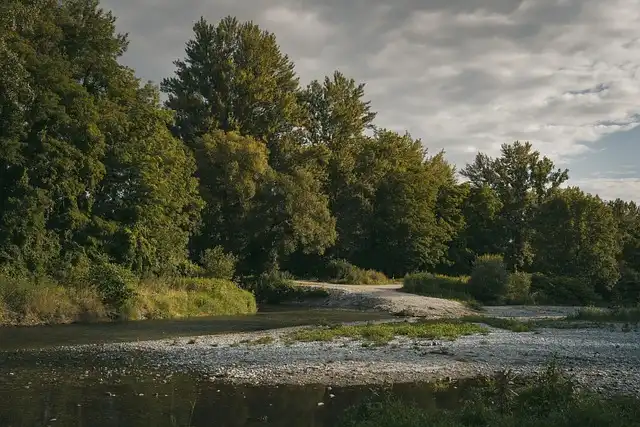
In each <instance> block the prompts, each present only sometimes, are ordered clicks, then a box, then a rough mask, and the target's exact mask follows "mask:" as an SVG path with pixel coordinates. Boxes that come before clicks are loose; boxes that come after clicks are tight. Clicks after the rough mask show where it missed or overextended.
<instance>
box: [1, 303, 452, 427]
mask: <svg viewBox="0 0 640 427" xmlns="http://www.w3.org/2000/svg"><path fill="white" fill-rule="evenodd" d="M385 317H387V316H384V315H381V314H378V313H364V312H357V311H344V310H318V309H303V308H296V309H288V310H282V309H278V310H276V311H274V310H273V309H271V310H264V311H263V312H261V313H259V314H258V315H256V316H236V317H228V318H220V317H218V318H211V319H196V320H183V321H143V322H130V323H121V324H94V325H67V326H51V327H36V328H0V427H32V426H74V427H80V426H83V427H127V426H131V427H142V426H149V427H164V426H170V427H205V426H206V427H213V426H216V427H226V426H229V427H231V426H234V427H240V426H242V427H249V426H295V427H298V426H299V427H304V426H316V427H325V426H326V427H328V426H335V425H337V423H338V420H339V419H340V418H341V417H342V416H343V413H344V411H345V409H346V408H348V407H350V406H352V405H354V404H357V403H359V402H361V401H363V399H367V398H369V397H372V396H375V395H378V394H381V393H388V392H393V393H394V394H396V395H398V396H404V397H405V398H407V399H411V400H413V399H417V400H418V401H419V402H420V403H421V404H422V405H436V404H437V405H439V406H441V405H445V406H447V405H454V404H455V402H457V400H458V396H457V395H456V391H455V390H454V391H453V394H451V393H452V392H451V391H450V392H447V393H448V394H446V395H445V394H442V393H440V394H438V393H435V392H434V391H433V389H432V387H431V386H430V385H428V384H413V385H395V386H393V387H392V388H390V389H389V388H382V387H347V388H333V389H331V390H329V389H328V388H327V385H315V386H279V387H264V386H231V385H223V384H218V383H213V382H211V381H209V380H205V379H204V378H202V377H201V376H198V375H197V374H193V373H191V374H190V373H175V372H174V373H171V372H167V371H162V370H159V369H156V368H154V367H153V366H150V365H149V364H148V363H143V362H141V360H142V359H144V358H143V357H142V355H136V354H127V355H123V356H122V357H115V358H111V359H108V360H105V359H102V358H100V357H98V356H97V355H95V354H92V352H91V351H84V352H83V351H68V350H60V349H50V347H52V346H59V345H69V344H88V343H105V342H120V341H132V340H144V339H158V338H169V337H173V336H194V335H202V334H214V333H224V332H238V331H252V330H260V329H271V328H277V327H284V326H294V325H304V324H318V323H333V322H345V321H355V320H375V319H381V318H385ZM331 394H333V395H335V396H334V397H331V396H330V395H331ZM319 404H320V405H319Z"/></svg>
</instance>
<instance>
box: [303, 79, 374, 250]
mask: <svg viewBox="0 0 640 427" xmlns="http://www.w3.org/2000/svg"><path fill="white" fill-rule="evenodd" d="M364 88H365V85H364V84H363V83H360V84H358V83H356V81H355V80H354V79H352V78H348V77H346V76H345V75H344V74H342V73H341V72H339V71H335V72H334V73H333V75H331V76H326V77H325V78H324V80H323V81H319V80H314V81H312V82H311V83H310V84H309V85H307V87H305V88H304V89H303V90H301V91H300V92H299V95H298V98H299V102H300V104H301V105H302V106H303V108H304V111H305V113H306V120H305V125H304V140H305V141H306V142H307V143H308V144H309V145H311V146H313V147H318V149H319V150H324V153H325V155H324V156H323V157H322V158H321V159H322V163H321V165H322V167H323V168H324V175H323V176H322V179H323V181H324V186H323V189H324V192H325V193H326V194H327V195H328V197H329V201H330V206H331V212H332V213H333V215H334V216H335V217H336V220H337V232H338V242H337V244H336V246H335V247H334V248H332V250H331V253H332V255H334V256H336V257H339V258H349V257H350V256H351V255H352V254H353V251H354V250H355V249H356V248H355V247H354V245H355V244H356V243H355V240H354V239H356V236H360V235H362V233H364V231H363V225H364V224H363V218H362V217H361V214H360V213H359V206H360V205H361V204H362V203H363V199H362V196H363V195H362V188H363V187H362V182H360V176H359V175H358V173H357V171H356V164H357V161H358V160H357V159H358V158H359V157H360V156H361V154H362V152H363V150H367V149H368V147H369V143H368V138H367V137H366V136H365V132H366V131H367V130H372V129H373V120H374V119H375V116H376V113H375V112H373V111H372V110H371V105H370V102H369V101H367V100H365V99H364V95H365V93H364Z"/></svg>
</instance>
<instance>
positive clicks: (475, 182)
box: [461, 141, 569, 270]
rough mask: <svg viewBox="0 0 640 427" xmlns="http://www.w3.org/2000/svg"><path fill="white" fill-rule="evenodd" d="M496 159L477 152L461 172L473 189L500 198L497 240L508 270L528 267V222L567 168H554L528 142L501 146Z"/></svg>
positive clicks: (529, 249) (566, 172) (564, 177)
mask: <svg viewBox="0 0 640 427" xmlns="http://www.w3.org/2000/svg"><path fill="white" fill-rule="evenodd" d="M501 154H502V155H501V156H500V157H498V158H496V159H493V158H491V157H488V156H487V155H486V154H483V153H479V154H478V155H477V156H476V158H475V161H474V162H473V163H471V164H468V165H467V166H466V167H465V168H464V169H463V170H462V171H461V174H462V175H463V176H464V177H466V178H468V179H469V181H470V182H471V185H472V186H474V187H476V188H481V187H485V186H486V187H488V188H490V189H492V190H493V191H495V193H496V195H497V196H498V199H499V200H500V204H501V209H500V212H499V214H498V221H497V224H496V225H498V226H499V227H498V228H497V229H496V231H500V232H499V233H496V234H494V235H493V236H492V237H493V239H494V240H497V242H498V244H499V247H500V251H499V252H498V253H503V254H504V258H505V260H506V263H507V266H508V268H509V269H510V270H519V269H522V268H524V267H527V266H528V265H529V263H530V262H531V257H532V253H531V248H530V238H531V234H532V230H531V225H530V223H529V221H530V217H531V214H532V213H533V212H534V211H535V207H536V205H538V204H540V203H542V202H543V201H544V200H545V199H546V198H547V197H549V195H550V194H551V193H553V192H554V191H555V190H556V189H557V188H559V187H560V185H562V183H564V182H565V181H566V180H567V179H568V178H569V176H568V171H567V170H564V171H563V170H559V169H558V170H554V167H555V166H554V164H553V162H552V161H551V160H550V159H548V158H547V157H543V158H540V153H539V152H538V151H534V150H533V146H532V145H531V143H529V142H526V143H521V142H519V141H516V142H514V143H513V144H503V145H502V153H501Z"/></svg>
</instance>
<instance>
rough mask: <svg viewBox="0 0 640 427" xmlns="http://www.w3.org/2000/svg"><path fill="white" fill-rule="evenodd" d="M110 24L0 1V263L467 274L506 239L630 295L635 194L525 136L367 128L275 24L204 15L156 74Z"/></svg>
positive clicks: (519, 252)
mask: <svg viewBox="0 0 640 427" xmlns="http://www.w3.org/2000/svg"><path fill="white" fill-rule="evenodd" d="M115 21H116V18H115V16H113V14H112V13H110V12H106V11H104V10H102V9H101V8H100V5H99V2H98V1H97V0H62V1H58V0H29V1H23V0H5V1H4V2H3V4H2V5H1V6H0V88H1V90H0V269H2V271H4V272H5V273H6V274H14V275H15V274H22V275H30V276H37V275H47V276H49V277H54V278H56V280H59V281H60V282H61V283H64V280H65V278H66V277H68V276H69V275H71V274H73V271H74V268H76V267H77V266H78V265H79V264H86V263H107V264H114V265H118V266H121V267H124V268H126V269H128V270H130V271H132V272H133V273H135V274H136V275H138V276H164V275H169V276H171V275H173V276H179V275H183V276H189V275H194V274H197V271H199V268H201V267H202V265H203V264H206V263H211V262H214V263H215V262H220V259H226V260H229V259H233V262H234V263H237V268H236V272H235V274H236V275H239V276H252V275H259V274H260V273H263V272H269V271H278V270H287V271H290V272H292V273H294V274H295V275H298V276H313V275H317V274H318V270H319V269H321V268H323V267H322V266H324V265H326V264H327V262H328V261H329V260H346V261H348V262H350V263H352V264H354V265H357V266H359V267H362V268H366V269H375V270H379V271H382V272H384V273H385V274H387V275H388V276H395V277H401V276H403V275H405V274H407V273H412V272H417V271H430V272H437V273H443V274H450V275H465V274H469V273H470V271H471V269H472V267H473V264H474V260H475V259H476V258H477V257H478V256H480V255H484V254H499V255H502V256H503V257H504V260H505V262H506V265H507V267H508V268H509V269H510V270H511V271H515V272H518V271H524V272H537V273H541V274H545V275H548V276H550V277H568V278H573V279H577V280H578V281H579V283H580V286H582V287H585V288H587V289H588V290H589V291H593V292H594V293H596V294H597V295H599V296H601V297H603V298H608V299H612V298H624V299H625V300H627V301H629V300H633V301H638V298H639V297H640V208H639V207H638V205H636V204H635V203H634V202H631V201H623V200H615V201H603V200H601V199H600V198H599V197H597V196H593V195H590V194H586V193H584V192H583V191H581V190H580V189H579V188H575V187H566V186H565V183H566V181H567V179H568V177H569V176H568V171H567V170H560V169H557V168H556V167H555V165H554V164H553V162H552V161H551V160H550V159H548V158H547V157H544V156H543V155H541V154H540V153H539V152H537V151H535V150H534V148H533V147H532V145H531V144H530V143H528V142H519V141H516V142H514V143H510V144H505V145H503V146H502V151H501V154H500V156H499V157H497V158H491V157H489V156H487V155H485V154H482V153H480V154H478V155H477V157H476V158H475V160H474V161H473V162H472V163H470V164H468V165H466V166H465V167H464V168H462V169H461V170H460V171H459V172H458V171H457V170H456V168H455V167H454V165H452V164H450V163H449V162H447V160H446V159H445V156H444V153H443V152H438V153H430V152H428V151H427V149H426V148H424V146H425V144H423V142H422V141H421V140H419V139H416V138H414V137H412V136H411V135H410V134H409V133H404V134H402V133H398V132H394V131H391V130H389V129H385V128H382V127H379V126H377V125H376V124H375V120H376V113H375V111H373V110H372V108H371V105H370V103H369V101H367V99H366V95H365V85H364V84H363V83H359V82H357V81H355V80H354V79H353V78H350V77H348V76H345V75H344V74H342V73H341V72H339V71H336V72H334V73H333V74H332V75H329V76H326V77H324V78H321V79H318V80H314V81H312V82H311V83H309V84H308V85H301V84H300V81H299V78H298V76H297V75H296V72H295V68H294V63H293V61H292V60H291V59H290V58H289V57H288V56H287V55H286V54H285V53H283V52H282V51H281V49H280V47H279V45H278V43H277V41H276V37H275V35H274V34H273V33H271V32H268V31H265V30H263V29H261V28H260V27H259V26H257V25H256V24H254V23H253V22H240V21H239V20H238V19H236V18H234V17H226V18H224V19H222V20H220V21H219V22H217V23H215V24H211V23H209V22H207V21H206V20H204V19H200V20H199V21H198V22H197V23H196V24H195V25H194V27H193V36H192V38H191V40H190V41H188V43H187V44H186V49H185V53H184V57H183V58H182V59H180V60H177V61H175V72H174V74H173V75H172V76H167V78H165V79H164V80H162V82H161V84H160V86H159V87H157V86H155V85H153V84H151V83H144V82H142V81H141V80H140V79H139V78H138V77H136V76H135V73H134V71H133V70H131V69H130V68H128V67H125V66H123V65H122V64H120V63H119V58H120V57H121V56H122V55H123V53H124V52H125V51H126V48H127V37H126V35H123V34H118V33H117V32H116V29H115ZM160 92H163V93H164V94H165V95H166V101H165V102H161V100H160ZM459 175H461V176H462V178H463V179H460V177H459ZM225 257H226V258H225Z"/></svg>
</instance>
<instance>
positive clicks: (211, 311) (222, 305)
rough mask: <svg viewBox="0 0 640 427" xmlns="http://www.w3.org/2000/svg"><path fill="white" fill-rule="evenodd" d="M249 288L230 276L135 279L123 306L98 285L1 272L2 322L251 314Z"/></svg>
mask: <svg viewBox="0 0 640 427" xmlns="http://www.w3.org/2000/svg"><path fill="white" fill-rule="evenodd" d="M255 312H256V303H255V299H254V297H253V295H252V294H251V293H250V292H247V291H244V290H242V289H240V288H239V287H238V286H237V285H235V284H234V283H232V282H229V281H226V280H218V279H202V278H197V279H195V278H194V279H166V280H161V279H154V280H145V281H141V282H139V283H136V284H135V286H133V288H132V292H131V294H130V295H129V297H128V298H127V299H126V300H125V301H124V302H123V304H122V305H121V306H120V307H118V308H113V307H112V306H110V305H109V304H108V303H107V302H105V298H104V295H103V294H102V293H101V292H99V290H98V289H97V288H96V287H95V286H82V285H76V286H62V285H61V284H59V283H56V282H55V281H54V280H52V279H49V278H32V279H27V278H12V277H7V276H3V277H0V325H42V324H57V323H74V322H92V321H108V320H114V319H117V320H140V319H169V318H182V317H197V316H216V315H234V314H251V313H255Z"/></svg>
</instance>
